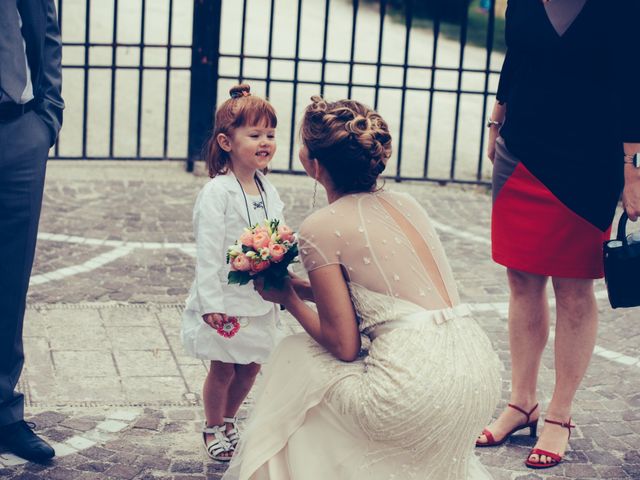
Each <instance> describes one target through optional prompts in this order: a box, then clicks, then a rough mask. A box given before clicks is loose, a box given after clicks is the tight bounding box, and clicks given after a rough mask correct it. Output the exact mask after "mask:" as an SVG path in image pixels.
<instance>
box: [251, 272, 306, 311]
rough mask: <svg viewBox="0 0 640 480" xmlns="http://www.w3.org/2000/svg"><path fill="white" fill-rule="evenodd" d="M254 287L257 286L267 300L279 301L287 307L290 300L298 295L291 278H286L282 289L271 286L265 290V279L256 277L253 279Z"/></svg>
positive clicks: (257, 289)
mask: <svg viewBox="0 0 640 480" xmlns="http://www.w3.org/2000/svg"><path fill="white" fill-rule="evenodd" d="M253 288H255V289H256V291H257V292H258V293H259V294H260V296H261V297H262V298H264V299H265V300H266V301H267V302H273V303H279V304H280V305H284V306H285V307H286V306H287V304H288V303H289V301H290V300H291V299H292V298H294V297H295V296H296V292H295V290H294V289H293V285H292V284H291V280H289V279H286V280H285V281H284V285H283V286H282V288H281V289H277V288H269V289H268V290H265V288H264V279H263V278H256V279H255V280H254V281H253Z"/></svg>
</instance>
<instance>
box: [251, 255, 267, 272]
mask: <svg viewBox="0 0 640 480" xmlns="http://www.w3.org/2000/svg"><path fill="white" fill-rule="evenodd" d="M269 265H271V262H270V261H269V260H260V259H259V258H256V259H255V260H253V261H252V262H251V272H252V273H258V272H261V271H263V270H266V269H267V268H269Z"/></svg>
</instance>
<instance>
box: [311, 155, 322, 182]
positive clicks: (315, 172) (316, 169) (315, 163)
mask: <svg viewBox="0 0 640 480" xmlns="http://www.w3.org/2000/svg"><path fill="white" fill-rule="evenodd" d="M312 162H313V178H314V179H315V180H318V178H320V168H321V167H320V162H319V161H318V159H317V158H314V159H313V160H312Z"/></svg>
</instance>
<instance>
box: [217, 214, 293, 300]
mask: <svg viewBox="0 0 640 480" xmlns="http://www.w3.org/2000/svg"><path fill="white" fill-rule="evenodd" d="M297 256H298V243H297V241H296V237H295V235H294V233H293V231H292V230H291V229H290V228H289V227H288V226H286V225H284V224H282V225H281V224H280V221H279V220H277V219H276V220H265V221H264V223H263V224H262V225H260V224H256V225H254V226H253V227H251V228H245V229H244V232H243V233H242V235H240V238H239V239H238V240H236V242H235V243H234V244H233V245H231V246H230V247H229V249H228V250H227V263H229V264H231V271H230V272H229V274H228V276H227V279H228V281H229V284H234V283H237V284H240V285H245V284H246V283H249V281H251V280H254V279H255V278H259V277H261V278H264V286H265V289H269V288H280V287H281V286H282V284H283V282H284V280H285V279H286V278H287V277H288V276H289V274H288V272H287V267H288V266H289V265H290V264H291V263H294V262H295V261H296V257H297Z"/></svg>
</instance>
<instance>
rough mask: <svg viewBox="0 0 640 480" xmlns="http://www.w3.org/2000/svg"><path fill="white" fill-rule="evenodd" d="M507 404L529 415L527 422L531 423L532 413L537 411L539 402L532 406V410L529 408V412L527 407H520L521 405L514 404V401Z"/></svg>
mask: <svg viewBox="0 0 640 480" xmlns="http://www.w3.org/2000/svg"><path fill="white" fill-rule="evenodd" d="M507 406H508V407H511V408H513V409H514V410H517V411H518V412H520V413H521V414H523V415H525V416H526V417H527V423H529V422H530V419H531V414H532V413H533V412H535V411H536V408H538V404H537V403H536V404H535V405H534V406H533V408H532V409H531V410H529V411H528V412H527V411H526V410H525V409H523V408H520V407H519V406H517V405H514V404H513V403H508V404H507Z"/></svg>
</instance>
